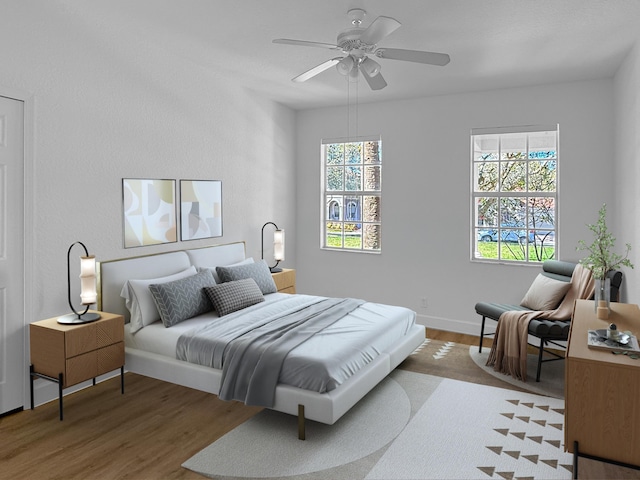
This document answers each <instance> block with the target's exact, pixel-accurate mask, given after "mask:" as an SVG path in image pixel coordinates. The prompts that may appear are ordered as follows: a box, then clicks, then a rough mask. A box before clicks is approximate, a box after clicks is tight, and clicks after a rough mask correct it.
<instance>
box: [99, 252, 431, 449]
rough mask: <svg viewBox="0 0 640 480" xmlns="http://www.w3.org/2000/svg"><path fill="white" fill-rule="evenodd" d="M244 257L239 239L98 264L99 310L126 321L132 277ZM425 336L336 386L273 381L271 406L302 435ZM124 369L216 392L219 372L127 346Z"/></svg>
mask: <svg viewBox="0 0 640 480" xmlns="http://www.w3.org/2000/svg"><path fill="white" fill-rule="evenodd" d="M244 259H245V244H244V242H236V243H230V244H225V245H214V246H210V247H203V248H196V249H191V250H180V251H174V252H168V253H160V254H152V255H146V256H142V257H134V258H124V259H120V260H110V261H105V262H100V263H99V267H98V273H99V282H100V283H99V292H100V293H99V298H98V309H99V310H101V311H105V312H110V313H116V314H120V315H123V316H124V317H125V322H128V321H129V312H128V310H127V308H126V306H125V303H124V299H123V298H122V297H121V296H120V292H121V290H122V286H123V285H124V284H125V283H126V282H127V280H130V279H132V278H136V279H146V278H158V277H163V276H167V275H171V274H173V273H176V272H179V271H182V270H184V269H186V268H189V267H190V266H191V265H193V266H195V267H209V268H211V267H216V266H224V265H230V264H232V263H237V262H240V261H242V260H244ZM424 339H425V328H424V326H421V325H418V324H416V325H414V326H413V328H412V329H411V330H410V331H409V332H408V333H407V335H406V336H405V337H403V338H402V339H400V341H398V342H397V343H396V344H394V345H393V346H392V347H391V348H390V349H389V350H388V351H386V352H382V353H381V354H380V355H379V356H378V357H377V358H376V359H375V360H374V361H372V362H371V363H369V364H368V365H367V366H366V367H364V368H362V369H361V370H360V371H359V372H357V373H356V374H355V375H353V376H352V377H350V378H349V379H348V380H346V381H345V382H344V383H342V384H341V385H340V386H339V387H338V388H336V389H335V390H332V391H330V392H327V393H317V392H311V391H308V390H303V389H301V388H296V387H291V386H288V385H278V387H277V388H276V394H275V404H274V406H273V407H272V409H273V410H277V411H279V412H284V413H288V414H291V415H297V416H298V437H299V438H301V439H304V435H305V434H304V428H305V419H310V420H315V421H317V422H321V423H325V424H328V425H332V424H334V423H335V422H336V421H337V420H338V419H339V418H340V417H341V416H342V415H344V414H345V413H346V412H347V411H349V409H350V408H351V407H353V406H354V405H355V404H356V403H357V402H358V401H359V400H360V399H361V398H363V397H364V396H365V395H366V394H367V393H368V392H369V391H370V390H371V389H372V388H373V387H375V386H376V385H377V384H378V383H379V382H380V381H381V380H382V379H383V378H385V377H386V376H387V375H388V374H389V373H390V372H391V371H392V370H393V369H394V368H396V367H397V366H398V365H399V364H400V363H401V362H402V361H403V360H404V359H405V358H407V356H409V355H410V354H411V353H412V352H413V351H414V350H415V349H416V348H417V347H418V346H419V345H421V344H422V342H423V341H424ZM125 367H126V369H127V370H128V371H130V372H133V373H137V374H140V375H145V376H148V377H152V378H156V379H159V380H164V381H166V382H170V383H175V384H178V385H183V386H185V387H190V388H195V389H197V390H201V391H205V392H209V393H213V394H215V395H217V394H218V392H219V389H220V380H221V371H220V370H216V369H213V368H208V367H203V366H201V365H195V364H192V363H188V362H184V361H182V360H178V359H176V358H170V357H166V356H162V355H158V354H154V353H149V352H145V351H143V350H139V349H135V348H130V347H126V348H125Z"/></svg>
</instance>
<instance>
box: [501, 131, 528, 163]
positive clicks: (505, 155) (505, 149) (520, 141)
mask: <svg viewBox="0 0 640 480" xmlns="http://www.w3.org/2000/svg"><path fill="white" fill-rule="evenodd" d="M525 158H527V136H526V135H523V134H521V133H508V134H505V135H502V137H501V139H500V159H501V160H519V159H525Z"/></svg>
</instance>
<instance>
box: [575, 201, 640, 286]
mask: <svg viewBox="0 0 640 480" xmlns="http://www.w3.org/2000/svg"><path fill="white" fill-rule="evenodd" d="M606 216H607V204H606V203H605V204H603V205H602V208H600V211H599V212H598V221H597V222H596V223H595V224H594V225H588V224H587V227H589V230H591V231H592V232H593V236H594V240H593V243H592V244H591V245H587V244H586V243H585V242H584V241H583V240H580V241H578V247H577V250H578V251H580V250H586V251H587V252H589V255H588V256H587V257H585V258H583V259H582V260H580V263H581V264H582V265H584V266H585V267H587V268H588V269H590V270H591V271H592V272H593V277H594V278H598V279H604V278H605V277H606V275H607V272H609V271H610V270H617V269H618V268H620V267H629V268H633V264H632V263H631V261H630V260H629V251H631V245H630V244H628V243H627V244H626V248H627V250H626V252H625V255H624V256H622V255H618V254H617V253H614V252H612V251H611V249H613V247H614V246H615V243H616V239H615V237H614V236H613V235H612V234H611V233H609V231H608V230H607V223H606Z"/></svg>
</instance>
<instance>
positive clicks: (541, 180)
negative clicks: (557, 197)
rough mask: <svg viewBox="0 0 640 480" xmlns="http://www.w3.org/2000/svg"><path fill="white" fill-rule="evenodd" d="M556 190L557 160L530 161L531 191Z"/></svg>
mask: <svg viewBox="0 0 640 480" xmlns="http://www.w3.org/2000/svg"><path fill="white" fill-rule="evenodd" d="M555 190H556V161H555V160H544V161H537V160H536V161H530V162H529V191H532V192H555Z"/></svg>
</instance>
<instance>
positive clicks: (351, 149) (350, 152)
mask: <svg viewBox="0 0 640 480" xmlns="http://www.w3.org/2000/svg"><path fill="white" fill-rule="evenodd" d="M345 160H346V163H350V164H354V163H362V143H360V142H358V143H347V144H346V156H345Z"/></svg>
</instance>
